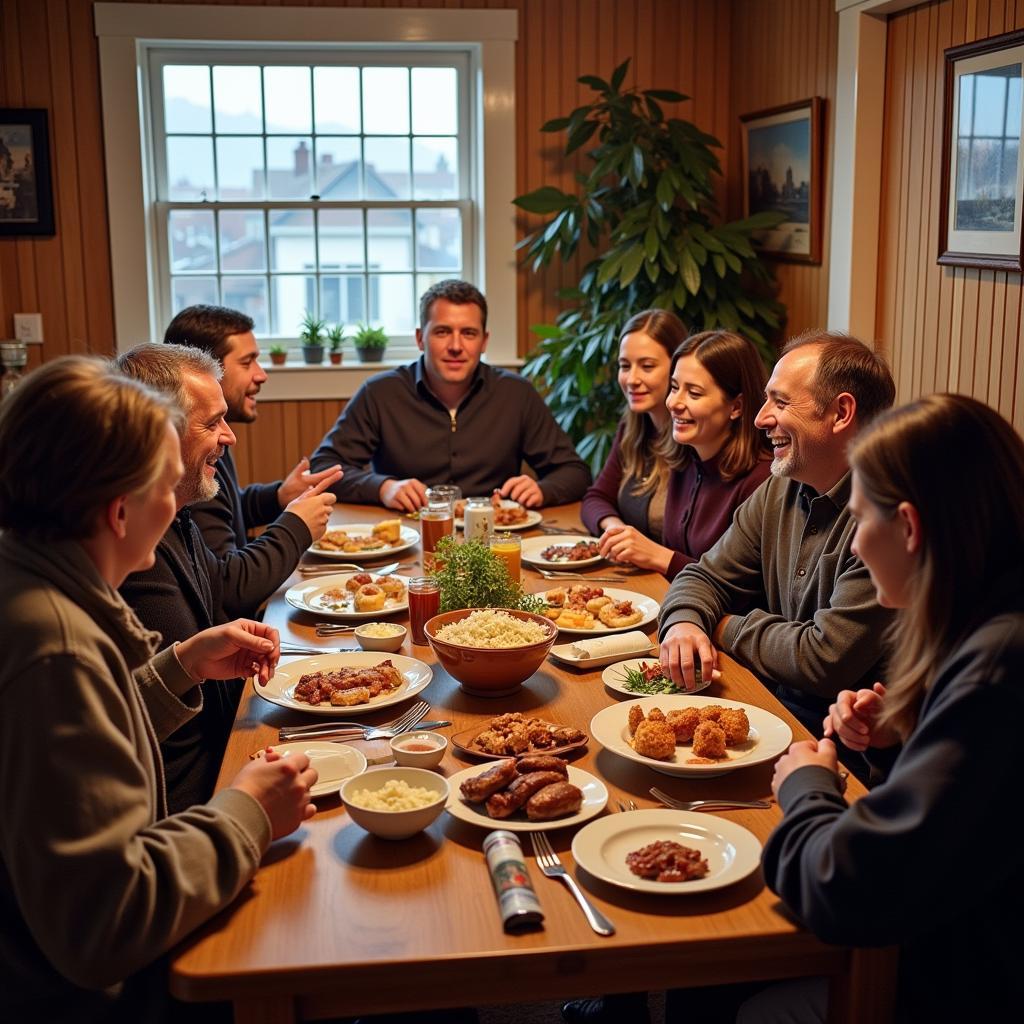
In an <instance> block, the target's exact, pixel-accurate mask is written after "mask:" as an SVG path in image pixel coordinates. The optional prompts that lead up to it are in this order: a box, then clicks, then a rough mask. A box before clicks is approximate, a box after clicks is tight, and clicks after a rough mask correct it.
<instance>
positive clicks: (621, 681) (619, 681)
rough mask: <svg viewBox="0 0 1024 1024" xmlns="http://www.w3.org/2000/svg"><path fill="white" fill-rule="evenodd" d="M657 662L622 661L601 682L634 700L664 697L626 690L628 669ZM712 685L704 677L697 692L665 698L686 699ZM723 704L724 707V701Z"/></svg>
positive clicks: (602, 674) (691, 691)
mask: <svg viewBox="0 0 1024 1024" xmlns="http://www.w3.org/2000/svg"><path fill="white" fill-rule="evenodd" d="M657 661H658V659H657V658H630V659H629V661H620V662H618V663H616V664H615V665H609V666H608V668H606V669H605V670H604V671H603V672H602V673H601V682H602V683H604V685H605V686H607V687H608V689H609V690H614V691H615V692H616V693H624V694H625V695H626V696H627V697H633V698H634V699H639V698H640V697H648V696H655V697H660V696H662V694H660V693H657V694H646V693H636V692H635V691H633V690H629V689H627V688H626V669H628V668H631V669H636V670H637V671H639V670H640V666H641V665H650V664H651V663H652V662H653V663H655V664H657ZM710 685H711V680H710V679H709V680H708V681H707V682H706V683H705V682H704V679H703V676H702V677H701V682H700V686H698V687H697V688H696V689H695V690H687V691H681V692H680V693H678V694H665V696H672V697H685V696H686V694H687V693H700V691H701V690H706V689H707V688H708V687H709V686H710ZM722 703H723V705H724V701H723V702H722ZM661 710H662V711H664V710H665V709H664V708H662V709H661Z"/></svg>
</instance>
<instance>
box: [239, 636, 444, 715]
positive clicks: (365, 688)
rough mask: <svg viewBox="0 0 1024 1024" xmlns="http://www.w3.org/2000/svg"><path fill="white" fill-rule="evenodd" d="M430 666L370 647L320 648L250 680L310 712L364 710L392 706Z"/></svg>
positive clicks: (422, 680) (423, 682) (266, 693)
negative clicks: (262, 682)
mask: <svg viewBox="0 0 1024 1024" xmlns="http://www.w3.org/2000/svg"><path fill="white" fill-rule="evenodd" d="M432 678H433V671H432V670H431V668H430V666H429V665H425V664H424V663H423V662H422V661H418V660H417V659H416V658H406V657H404V656H403V655H401V654H389V655H387V656H386V657H385V656H383V655H381V654H377V653H375V652H373V651H346V652H345V653H344V654H318V655H315V656H314V657H312V658H296V659H289V660H288V661H287V662H286V660H285V659H284V658H282V659H281V661H280V662H278V665H277V671H276V672H275V673H274V674H273V675H272V676H271V677H270V679H269V681H268V682H267V685H266V686H260V685H259V684H258V683H257V682H256V680H255V679H254V680H253V689H254V690H255V691H256V693H257V694H258V695H259V696H260V697H262V698H263V699H264V700H266V701H269V702H270V703H271V704H277V705H278V706H280V707H282V708H288V709H289V710H291V711H307V712H309V713H310V714H311V715H335V716H337V715H339V714H342V715H362V714H365V713H367V712H370V711H376V710H377V709H378V708H386V707H390V706H391V705H392V704H398V703H400V702H401V701H403V700H407V699H408V698H409V697H415V696H416V694H418V693H420V692H421V691H422V690H425V689H426V687H427V684H428V683H429V682H430V680H431V679H432Z"/></svg>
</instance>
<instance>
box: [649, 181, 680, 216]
mask: <svg viewBox="0 0 1024 1024" xmlns="http://www.w3.org/2000/svg"><path fill="white" fill-rule="evenodd" d="M654 197H655V199H657V200H658V205H659V206H660V207H661V208H662V209H663V210H664V211H665V212H666V213H668V211H669V210H670V209H671V207H672V203H673V202H674V201H675V198H676V197H675V192H674V191H673V189H672V182H671V181H670V180H669V178H668V176H667V175H664V174H663V175H661V177H660V178H658V184H657V186H656V187H655V189H654Z"/></svg>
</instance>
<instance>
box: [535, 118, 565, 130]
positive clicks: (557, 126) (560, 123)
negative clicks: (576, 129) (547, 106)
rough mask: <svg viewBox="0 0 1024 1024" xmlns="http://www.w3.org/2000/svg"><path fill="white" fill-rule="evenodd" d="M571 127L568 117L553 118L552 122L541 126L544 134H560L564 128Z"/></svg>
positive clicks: (546, 122)
mask: <svg viewBox="0 0 1024 1024" xmlns="http://www.w3.org/2000/svg"><path fill="white" fill-rule="evenodd" d="M568 127H569V118H567V117H553V118H552V119H551V120H550V121H545V122H544V123H543V124H542V125H541V126H540V130H541V131H542V132H560V131H561V130H562V129H563V128H568Z"/></svg>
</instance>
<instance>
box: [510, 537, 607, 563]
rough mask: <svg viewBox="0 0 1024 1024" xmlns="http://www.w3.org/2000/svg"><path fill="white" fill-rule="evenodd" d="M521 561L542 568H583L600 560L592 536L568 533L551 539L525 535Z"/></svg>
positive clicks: (596, 544)
mask: <svg viewBox="0 0 1024 1024" xmlns="http://www.w3.org/2000/svg"><path fill="white" fill-rule="evenodd" d="M522 550H523V561H524V562H529V563H530V564H531V565H539V566H540V567H541V568H542V569H573V570H575V569H584V568H586V567H587V566H588V565H597V563H598V562H600V561H601V553H600V552H601V549H600V546H599V545H598V542H597V541H596V540H595V539H594V538H593V537H584V536H582V535H580V536H576V535H575V534H568V535H566V536H564V537H559V538H558V540H555V541H553V540H552V539H551V537H550V536H547V537H527V538H526V540H524V541H523V549H522Z"/></svg>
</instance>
